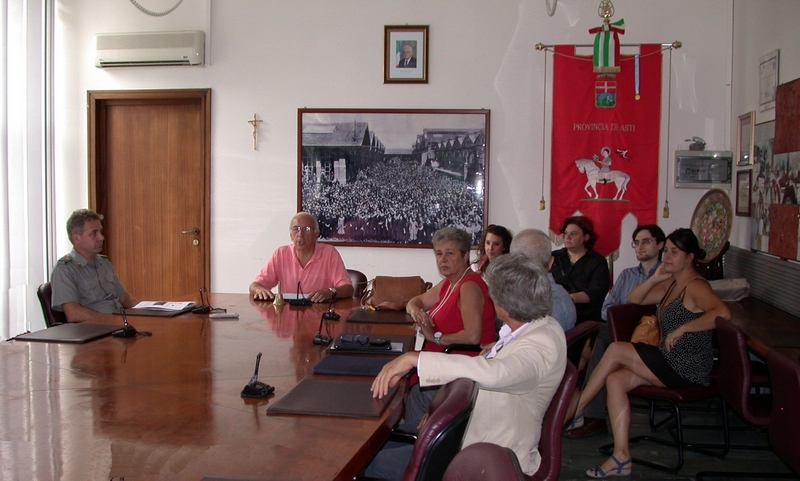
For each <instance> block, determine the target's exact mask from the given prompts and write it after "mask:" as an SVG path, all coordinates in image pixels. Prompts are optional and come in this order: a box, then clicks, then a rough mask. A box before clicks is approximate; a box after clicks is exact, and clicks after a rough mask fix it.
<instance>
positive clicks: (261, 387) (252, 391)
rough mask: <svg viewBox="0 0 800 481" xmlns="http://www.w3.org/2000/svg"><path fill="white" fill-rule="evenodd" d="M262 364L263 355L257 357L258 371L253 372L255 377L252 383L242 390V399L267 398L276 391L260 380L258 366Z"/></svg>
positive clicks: (251, 379) (251, 380)
mask: <svg viewBox="0 0 800 481" xmlns="http://www.w3.org/2000/svg"><path fill="white" fill-rule="evenodd" d="M259 364H261V353H260V352H259V353H258V355H257V356H256V370H255V372H253V377H251V378H250V382H249V383H247V385H245V387H244V389H242V393H241V395H242V397H265V396H267V395H269V394H270V393H272V392H274V391H275V388H274V387H272V386H270V385H269V384H264V383H263V382H261V381H259V380H258V365H259Z"/></svg>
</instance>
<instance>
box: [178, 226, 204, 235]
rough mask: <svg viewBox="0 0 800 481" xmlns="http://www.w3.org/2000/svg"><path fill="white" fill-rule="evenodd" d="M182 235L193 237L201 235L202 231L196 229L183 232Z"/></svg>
mask: <svg viewBox="0 0 800 481" xmlns="http://www.w3.org/2000/svg"><path fill="white" fill-rule="evenodd" d="M181 234H192V235H200V229H198V228H197V227H195V228H194V229H192V230H182V231H181Z"/></svg>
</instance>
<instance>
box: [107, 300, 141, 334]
mask: <svg viewBox="0 0 800 481" xmlns="http://www.w3.org/2000/svg"><path fill="white" fill-rule="evenodd" d="M119 313H120V314H122V322H123V323H124V324H125V325H124V326H123V328H122V329H119V330H117V331H114V332H112V333H111V335H112V336H114V337H134V336H136V334H137V332H136V328H135V327H133V326H131V325H130V324H128V316H127V315H126V314H125V308H124V307H120V308H119Z"/></svg>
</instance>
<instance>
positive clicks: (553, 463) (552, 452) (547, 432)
mask: <svg viewBox="0 0 800 481" xmlns="http://www.w3.org/2000/svg"><path fill="white" fill-rule="evenodd" d="M584 324H585V323H584ZM577 383H578V369H577V368H576V367H575V365H574V364H572V362H571V361H570V362H567V369H566V370H565V371H564V377H563V378H562V379H561V384H560V385H559V386H558V389H557V390H556V392H555V394H554V395H553V400H552V401H550V407H548V408H547V412H546V413H545V414H544V418H543V419H542V437H541V438H540V439H539V455H540V456H541V457H542V462H541V464H539V469H538V470H537V471H536V474H534V475H533V476H532V477H531V480H532V481H556V480H557V479H558V475H559V473H560V472H561V432H562V430H563V429H564V417H565V416H566V415H567V408H568V407H569V402H570V400H571V399H572V394H573V393H574V392H575V385H576V384H577Z"/></svg>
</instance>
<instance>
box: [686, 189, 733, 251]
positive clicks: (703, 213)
mask: <svg viewBox="0 0 800 481" xmlns="http://www.w3.org/2000/svg"><path fill="white" fill-rule="evenodd" d="M732 224H733V208H732V207H731V199H730V198H729V197H728V194H727V193H725V191H724V190H721V189H711V190H709V191H708V192H706V193H705V195H704V196H703V197H702V198H701V199H700V202H698V203H697V207H695V208H694V214H692V231H693V232H694V235H696V236H697V240H698V241H700V247H702V248H703V249H705V251H706V258H705V261H710V260H711V259H713V258H715V257H717V255H718V254H719V253H720V251H721V250H722V249H723V248H724V247H725V243H726V242H727V241H728V238H730V236H731V227H732Z"/></svg>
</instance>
